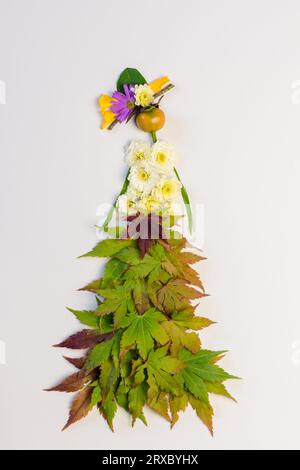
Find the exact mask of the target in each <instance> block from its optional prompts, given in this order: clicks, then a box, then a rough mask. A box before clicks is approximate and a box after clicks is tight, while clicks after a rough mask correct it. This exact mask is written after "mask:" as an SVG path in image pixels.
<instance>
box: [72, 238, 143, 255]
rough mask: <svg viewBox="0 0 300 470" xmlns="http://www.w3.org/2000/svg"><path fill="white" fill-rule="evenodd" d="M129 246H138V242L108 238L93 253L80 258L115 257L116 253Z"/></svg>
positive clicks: (90, 252)
mask: <svg viewBox="0 0 300 470" xmlns="http://www.w3.org/2000/svg"><path fill="white" fill-rule="evenodd" d="M128 246H133V247H134V246H136V241H135V240H125V239H113V238H107V239H106V240H102V241H101V242H99V243H98V244H97V245H96V246H95V247H94V248H93V249H92V250H91V251H89V252H88V253H85V254H84V255H82V256H80V258H83V257H86V256H92V257H97V258H109V257H110V256H114V255H115V254H116V253H118V252H119V251H121V250H122V249H123V248H125V247H128Z"/></svg>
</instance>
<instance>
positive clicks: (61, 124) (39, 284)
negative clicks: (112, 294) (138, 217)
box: [0, 0, 300, 449]
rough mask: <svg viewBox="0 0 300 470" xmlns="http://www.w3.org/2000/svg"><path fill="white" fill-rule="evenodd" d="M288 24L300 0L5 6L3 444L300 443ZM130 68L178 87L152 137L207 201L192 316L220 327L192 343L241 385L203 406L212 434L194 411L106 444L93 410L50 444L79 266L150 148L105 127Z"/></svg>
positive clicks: (79, 296) (293, 72)
mask: <svg viewBox="0 0 300 470" xmlns="http://www.w3.org/2000/svg"><path fill="white" fill-rule="evenodd" d="M299 20H300V4H299V1H297V0H295V1H291V0H282V1H279V0H268V1H267V0H251V1H250V0H248V1H245V0H227V1H224V0H218V1H216V0H213V1H212V0H187V1H186V2H182V1H181V0H160V1H158V0H152V1H151V2H141V1H138V0H127V1H126V2H121V1H116V0H115V1H103V0H85V1H80V0H39V1H38V0H27V1H26V2H24V1H22V0H18V1H17V0H0V52H1V53H0V80H2V81H4V82H5V84H6V104H5V105H4V104H1V105H0V155H1V175H0V191H1V199H0V207H1V244H0V260H1V280H0V285H1V321H0V339H1V340H2V341H4V342H5V345H6V353H7V358H6V365H0V381H1V383H0V393H1V402H0V408H1V424H0V446H1V448H10V449H12V448H13V449H16V448H25V449H29V448H33V449H40V448H44V449H55V448H60V449H66V448H68V449H77V448H84V449H89V448H96V449H114V448H119V449H138V448H143V449H151V448H154V449H240V448H242V449H262V448H272V449H276V448H284V449H288V448H299V439H300V404H299V387H300V311H299V306H300V305H299V304H300V301H299V265H300V254H299V253H300V250H299V244H300V230H299V196H300V189H299V170H300V164H299V150H300V144H299V124H300V104H299V99H298V98H299V96H298V94H297V87H298V86H299V84H297V83H296V82H297V80H299V79H300V62H299V50H300V28H299ZM128 66H129V67H137V68H138V69H140V70H141V72H142V73H143V74H144V75H145V76H146V78H148V79H149V81H150V80H152V79H155V78H157V77H159V76H161V75H163V74H169V75H170V77H171V78H172V80H173V81H174V82H175V84H176V88H175V89H174V90H173V91H172V92H170V93H169V94H168V96H167V97H166V98H165V100H164V104H163V108H164V110H165V112H166V114H167V124H166V126H165V128H164V129H163V131H162V132H161V133H160V136H161V137H163V138H167V139H168V140H170V141H171V142H172V143H173V144H174V145H176V147H177V149H178V151H179V153H180V155H181V162H180V163H179V168H180V171H181V174H182V177H183V179H184V182H185V184H186V186H187V187H188V189H189V192H190V196H191V199H192V200H193V202H194V203H202V204H204V206H205V213H206V223H205V237H206V239H205V247H204V248H205V254H206V255H207V257H208V261H206V262H205V263H204V264H202V265H201V269H202V271H201V274H202V277H203V280H204V282H205V284H206V286H207V290H208V291H209V292H210V294H211V297H210V298H208V299H207V300H205V301H203V303H202V307H201V309H200V312H201V313H203V314H205V315H207V316H209V317H210V318H212V319H214V320H216V321H217V322H218V324H217V325H215V326H213V327H211V328H210V329H209V330H207V331H206V332H205V333H203V334H202V341H203V345H204V346H205V347H208V348H212V349H220V348H221V349H223V348H225V349H227V348H228V349H230V350H231V352H230V354H229V355H228V356H227V357H226V359H225V360H224V361H223V366H224V367H226V368H227V369H229V370H230V371H231V372H233V373H235V374H237V375H240V376H242V377H243V378H244V380H243V382H232V383H230V384H229V389H230V391H231V392H232V393H233V394H234V395H235V396H236V398H237V399H238V401H239V404H238V405H236V404H234V403H233V402H230V401H229V400H225V399H222V398H215V399H214V400H213V403H214V405H215V414H216V417H215V437H214V438H213V439H212V438H211V437H210V436H209V434H208V432H207V430H206V429H205V428H204V426H203V425H202V424H201V423H200V421H199V420H198V419H197V418H196V417H195V416H194V413H193V411H192V410H189V411H187V412H186V413H184V414H183V415H182V416H181V419H180V421H179V422H178V424H177V425H176V427H175V428H174V429H173V430H172V431H170V430H169V427H168V424H167V423H166V422H164V421H163V420H162V419H161V418H160V417H159V416H157V415H155V414H153V413H151V412H147V416H148V418H149V426H148V428H146V427H144V426H143V424H142V423H137V424H136V427H135V428H134V429H133V430H132V429H131V427H130V420H129V418H128V417H127V415H126V414H125V413H123V412H119V413H118V416H117V419H116V422H115V428H116V432H115V433H114V434H113V433H111V431H110V430H109V429H108V427H107V425H106V423H105V422H104V421H103V420H102V418H100V417H99V416H98V415H97V412H96V411H95V412H92V413H91V414H90V415H89V416H88V418H87V419H86V420H84V421H82V422H80V423H78V424H76V425H74V426H73V427H71V428H70V429H69V430H67V431H65V432H64V433H61V432H60V428H61V427H62V425H63V424H64V422H65V420H66V417H67V411H68V403H69V401H70V398H71V397H70V396H69V395H66V394H59V393H52V394H50V393H46V392H43V391H42V389H43V388H45V387H49V386H51V385H54V384H55V383H56V382H57V381H58V380H59V379H60V378H62V377H63V376H64V375H66V374H67V373H68V372H70V371H71V370H72V368H71V366H69V365H68V364H67V363H66V362H65V361H64V360H63V359H62V358H61V353H65V352H66V351H65V350H59V349H54V348H51V345H52V344H54V343H56V342H58V341H60V340H62V339H63V338H64V337H66V336H68V335H69V334H71V333H72V332H75V331H76V329H78V326H79V324H78V323H77V321H76V320H75V319H74V318H72V315H71V314H70V313H69V312H68V311H67V310H65V308H64V307H65V305H69V306H73V307H75V308H76V307H77V308H89V307H91V306H92V305H93V300H92V297H91V296H90V295H89V294H86V293H79V292H76V289H77V288H79V287H81V286H82V285H84V284H85V283H86V282H87V281H89V280H92V279H93V278H94V277H95V275H96V273H97V272H98V263H97V261H96V260H86V259H83V260H77V259H76V256H77V255H80V254H82V253H83V252H85V251H87V250H88V249H89V248H91V247H92V246H93V245H94V244H95V242H96V235H95V229H94V223H95V222H96V220H97V218H96V208H97V206H98V204H99V203H101V202H103V201H104V202H107V201H108V202H110V201H111V200H112V199H113V197H114V196H115V195H116V193H117V191H118V189H119V188H120V185H121V183H122V178H123V175H124V171H125V166H124V163H123V156H122V149H123V147H124V144H126V143H127V142H128V140H129V139H130V138H133V137H139V138H141V137H143V136H142V135H141V133H140V132H139V131H137V130H135V129H134V127H133V126H132V125H128V126H123V127H122V126H118V127H116V128H115V129H114V131H113V132H111V133H109V132H101V131H100V130H99V124H100V118H99V114H98V109H97V99H98V97H99V95H100V94H101V93H103V92H112V91H113V89H114V86H115V81H116V79H117V77H118V74H119V72H120V71H122V69H123V68H125V67H128ZM293 86H294V88H293ZM145 138H147V137H145Z"/></svg>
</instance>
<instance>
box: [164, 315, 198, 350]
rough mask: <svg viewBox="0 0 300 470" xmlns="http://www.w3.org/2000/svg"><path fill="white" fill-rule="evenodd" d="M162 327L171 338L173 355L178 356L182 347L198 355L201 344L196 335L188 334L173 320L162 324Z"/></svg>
mask: <svg viewBox="0 0 300 470" xmlns="http://www.w3.org/2000/svg"><path fill="white" fill-rule="evenodd" d="M162 327H163V328H164V330H165V331H166V333H167V335H168V336H169V337H170V339H171V341H172V344H171V353H172V354H173V355H176V354H177V353H178V352H179V351H180V349H181V348H182V347H185V348H187V349H188V350H189V351H191V352H193V353H196V352H198V351H199V350H200V347H201V343H200V339H199V337H198V335H197V334H196V333H186V332H185V330H184V329H183V328H182V327H180V326H178V325H177V323H176V322H175V321H173V320H167V321H164V322H163V323H162Z"/></svg>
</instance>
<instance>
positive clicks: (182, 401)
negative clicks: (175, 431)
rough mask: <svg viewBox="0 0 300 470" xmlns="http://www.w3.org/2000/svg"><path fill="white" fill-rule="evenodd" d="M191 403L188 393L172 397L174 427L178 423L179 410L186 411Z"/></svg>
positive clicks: (171, 408) (171, 409) (171, 407)
mask: <svg viewBox="0 0 300 470" xmlns="http://www.w3.org/2000/svg"><path fill="white" fill-rule="evenodd" d="M188 403H189V400H188V396H187V394H186V393H184V394H183V395H180V396H178V397H172V398H170V411H171V416H172V427H173V426H174V424H175V423H177V421H178V418H179V415H178V413H179V411H184V410H185V409H186V407H187V405H188Z"/></svg>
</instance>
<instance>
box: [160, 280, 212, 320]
mask: <svg viewBox="0 0 300 470" xmlns="http://www.w3.org/2000/svg"><path fill="white" fill-rule="evenodd" d="M205 295H206V294H203V293H201V292H199V291H198V290H196V289H194V288H193V287H190V286H188V285H187V283H186V281H185V280H184V279H174V280H173V279H172V280H170V281H169V282H168V283H167V284H165V285H164V286H163V287H162V288H161V289H160V290H159V291H158V295H157V302H158V305H159V306H161V309H162V310H165V311H166V313H168V314H171V313H172V312H174V311H175V310H183V309H185V308H187V307H189V305H190V301H191V300H193V299H198V298H201V297H204V296H205Z"/></svg>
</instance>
